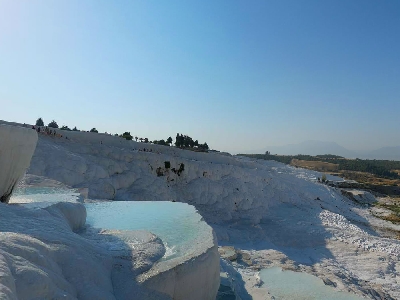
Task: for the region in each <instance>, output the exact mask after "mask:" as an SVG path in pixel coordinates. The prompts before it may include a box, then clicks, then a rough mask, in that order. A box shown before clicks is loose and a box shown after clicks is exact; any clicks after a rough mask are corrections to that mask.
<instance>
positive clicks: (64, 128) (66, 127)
mask: <svg viewBox="0 0 400 300" xmlns="http://www.w3.org/2000/svg"><path fill="white" fill-rule="evenodd" d="M60 129H61V130H66V131H71V129H70V128H69V127H68V126H66V125H63V126H62V127H61V128H60Z"/></svg>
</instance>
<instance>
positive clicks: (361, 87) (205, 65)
mask: <svg viewBox="0 0 400 300" xmlns="http://www.w3.org/2000/svg"><path fill="white" fill-rule="evenodd" d="M0 107H1V108H0V119H4V120H7V121H17V122H22V123H23V122H26V123H30V122H34V121H35V120H36V119H37V118H38V117H42V118H43V119H44V121H45V122H46V123H48V122H50V121H51V120H52V119H55V120H56V121H57V122H58V123H59V125H68V126H70V127H73V126H77V127H78V128H80V129H85V130H89V129H90V128H92V127H96V128H97V129H98V130H99V131H101V132H104V131H107V132H112V133H116V132H118V133H122V132H124V131H130V132H131V133H132V134H133V135H137V136H139V137H148V138H149V139H150V140H154V139H161V138H167V137H168V136H170V135H171V136H172V137H175V135H176V133H177V132H180V133H184V134H188V135H190V136H192V137H193V138H195V139H198V140H199V141H200V142H204V141H207V142H208V144H209V145H210V146H211V147H212V148H215V149H219V150H226V151H230V152H240V151H244V150H249V149H263V148H267V147H268V146H272V145H283V144H290V143H297V142H301V141H304V140H310V139H312V140H322V141H336V142H337V143H339V144H341V145H343V146H345V147H347V148H349V149H364V150H368V149H373V148H378V147H381V146H393V145H400V130H399V129H400V126H399V125H400V118H399V114H400V1H368V0H354V1H336V0H335V1H330V0H326V1H319V0H315V1H297V0H293V1H285V0H283V1H256V0H255V1H233V0H229V1H228V0H227V1H190V0H185V1H183V0H182V1H173V0H171V1H149V0H146V1H106V0H101V1H94V0H93V1H90V0H86V1H78V0H68V1H67V0H57V1H50V0H49V1H46V0H42V1H36V0H30V1H28V0H26V1H7V0H0Z"/></svg>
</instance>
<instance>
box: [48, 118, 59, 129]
mask: <svg viewBox="0 0 400 300" xmlns="http://www.w3.org/2000/svg"><path fill="white" fill-rule="evenodd" d="M48 126H49V127H51V128H58V124H57V122H56V121H54V120H53V121H51V122H50V123H49V125H48Z"/></svg>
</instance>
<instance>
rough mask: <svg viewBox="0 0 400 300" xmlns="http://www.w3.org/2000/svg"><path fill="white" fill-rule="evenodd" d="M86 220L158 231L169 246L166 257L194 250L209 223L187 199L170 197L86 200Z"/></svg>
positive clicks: (110, 226)
mask: <svg viewBox="0 0 400 300" xmlns="http://www.w3.org/2000/svg"><path fill="white" fill-rule="evenodd" d="M85 206H86V210H87V220H86V223H87V224H89V225H91V226H92V227H95V228H103V229H117V230H138V229H144V230H147V231H150V232H152V233H154V234H155V235H157V236H158V237H159V238H161V240H162V241H163V243H164V245H165V246H166V247H167V253H166V256H165V257H164V258H169V259H170V258H174V257H178V256H183V255H185V256H186V255H189V254H191V253H192V252H193V251H194V250H195V249H196V247H197V245H198V246H200V245H201V243H202V242H203V241H204V238H206V237H208V236H209V235H210V231H211V229H210V227H209V226H208V225H207V224H206V223H205V222H203V221H202V218H201V216H200V215H199V214H197V213H196V209H195V208H194V207H193V206H190V205H188V204H186V203H178V202H174V203H173V202H168V201H143V202H142V201H107V202H95V203H85Z"/></svg>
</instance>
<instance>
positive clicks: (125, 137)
mask: <svg viewBox="0 0 400 300" xmlns="http://www.w3.org/2000/svg"><path fill="white" fill-rule="evenodd" d="M122 137H123V138H124V139H126V140H127V141H131V140H132V139H133V136H132V135H131V133H130V132H128V131H125V132H124V133H123V134H122Z"/></svg>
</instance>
